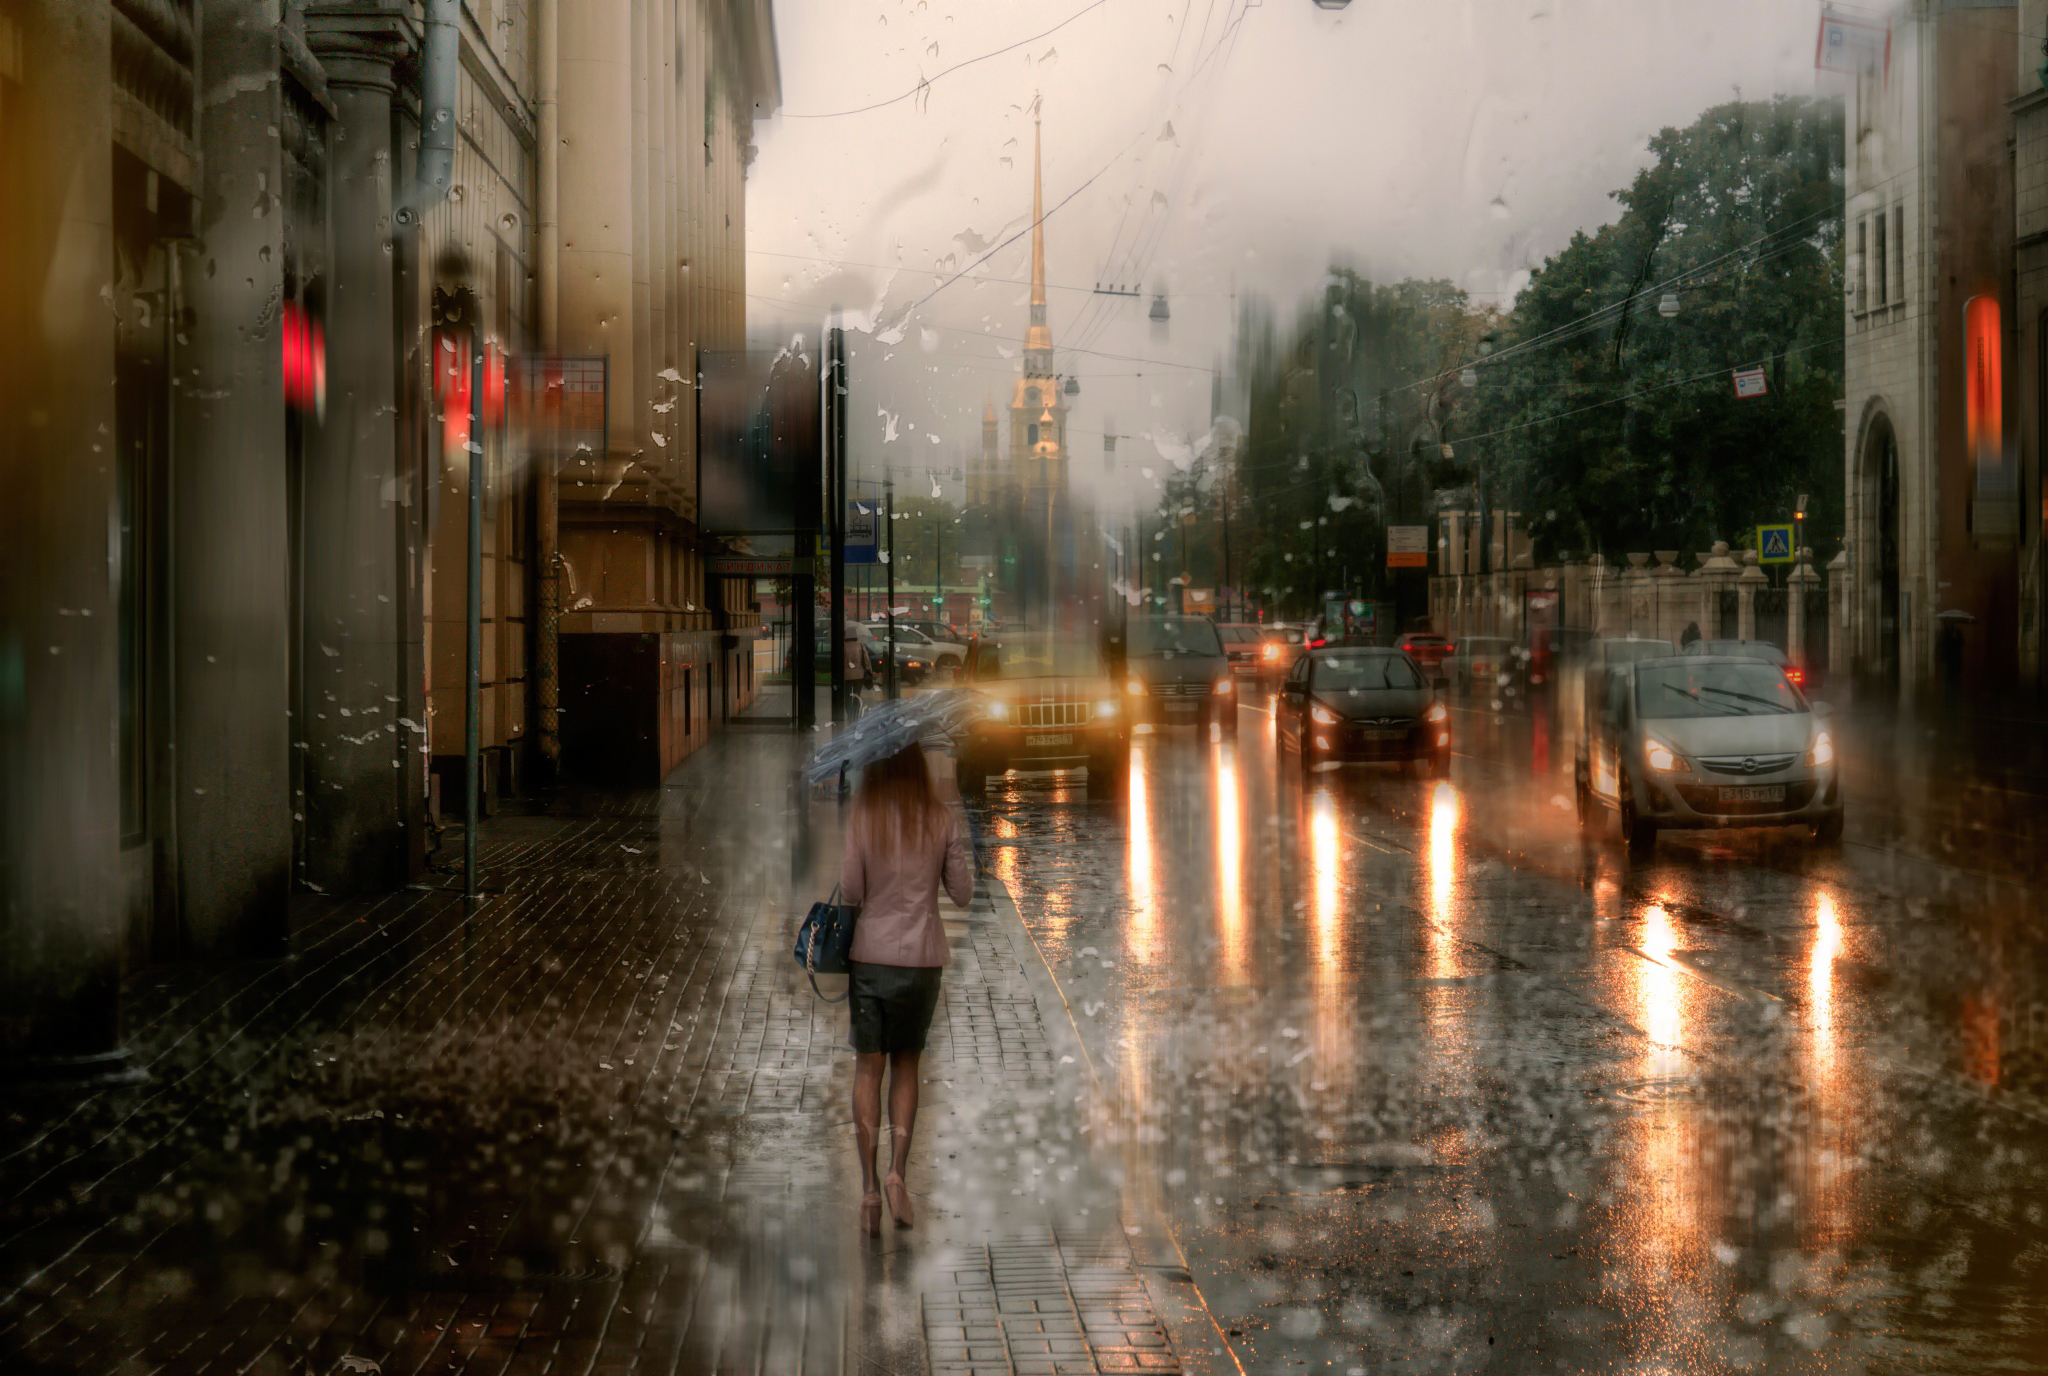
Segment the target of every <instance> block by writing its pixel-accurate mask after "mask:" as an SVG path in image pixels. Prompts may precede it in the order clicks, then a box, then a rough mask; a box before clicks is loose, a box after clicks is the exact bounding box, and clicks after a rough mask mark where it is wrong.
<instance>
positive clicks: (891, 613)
mask: <svg viewBox="0 0 2048 1376" xmlns="http://www.w3.org/2000/svg"><path fill="white" fill-rule="evenodd" d="M882 515H883V518H884V519H885V520H887V521H888V522H889V536H888V544H889V560H888V563H889V598H888V601H886V602H884V603H883V604H882V615H883V616H885V617H887V618H888V620H889V662H888V664H887V665H886V666H885V667H884V668H883V670H882V673H883V674H884V675H885V679H884V681H885V682H886V683H887V684H888V686H889V687H888V692H889V696H890V697H891V698H895V697H900V696H902V694H901V693H900V692H899V691H898V689H897V686H896V480H895V479H894V478H884V479H882Z"/></svg>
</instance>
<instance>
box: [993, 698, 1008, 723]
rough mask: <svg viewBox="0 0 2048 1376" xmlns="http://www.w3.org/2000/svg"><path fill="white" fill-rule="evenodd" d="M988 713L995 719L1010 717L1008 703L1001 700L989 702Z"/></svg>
mask: <svg viewBox="0 0 2048 1376" xmlns="http://www.w3.org/2000/svg"><path fill="white" fill-rule="evenodd" d="M988 714H989V715H990V716H991V717H994V718H995V719H996V720H997V721H1008V720H1009V719H1010V704H1009V703H1007V702H1002V701H996V702H991V703H990V704H989V705H988Z"/></svg>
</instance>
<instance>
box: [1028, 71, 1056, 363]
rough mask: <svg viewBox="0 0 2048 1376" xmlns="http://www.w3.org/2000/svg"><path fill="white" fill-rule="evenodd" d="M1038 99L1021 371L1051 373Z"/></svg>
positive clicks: (1034, 112) (1033, 107)
mask: <svg viewBox="0 0 2048 1376" xmlns="http://www.w3.org/2000/svg"><path fill="white" fill-rule="evenodd" d="M1039 142H1040V139H1039V113H1038V101H1037V99H1036V98H1034V99H1033V100H1032V102H1031V328H1030V329H1029V330H1028V331H1027V332H1026V333H1025V335H1024V372H1025V374H1026V376H1029V377H1051V376H1052V327H1051V326H1050V325H1048V324H1046V320H1045V179H1044V177H1043V175H1042V174H1041V171H1040V158H1039V152H1038V148H1039Z"/></svg>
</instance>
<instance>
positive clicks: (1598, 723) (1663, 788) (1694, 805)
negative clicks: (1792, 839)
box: [1573, 655, 1843, 855]
mask: <svg viewBox="0 0 2048 1376" xmlns="http://www.w3.org/2000/svg"><path fill="white" fill-rule="evenodd" d="M1828 715H1829V713H1828V707H1827V704H1826V703H1821V702H1809V701H1807V700H1806V698H1804V697H1803V696H1801V694H1800V692H1799V690H1798V689H1797V688H1796V687H1794V686H1793V685H1792V683H1791V682H1790V681H1789V680H1788V679H1787V678H1786V677H1785V671H1784V670H1783V669H1781V668H1779V667H1778V666H1777V665H1775V664H1769V663H1765V662H1763V661H1761V660H1757V659H1742V658H1737V657H1735V656H1724V655H1685V656H1669V657H1665V658H1658V659H1645V660H1639V661H1637V662H1636V663H1633V664H1627V665H1622V666H1620V667H1617V668H1614V669H1610V670H1609V671H1608V672H1607V674H1606V677H1605V680H1604V684H1603V688H1602V692H1601V695H1600V700H1599V703H1598V707H1597V710H1589V711H1588V713H1587V717H1588V718H1589V728H1588V731H1587V733H1586V735H1585V737H1584V738H1583V739H1582V740H1581V741H1580V743H1579V746H1578V749H1577V752H1576V756H1575V759H1574V761H1573V782H1574V784H1575V786H1576V791H1577V794H1578V805H1579V820H1580V822H1581V824H1582V825H1584V826H1587V827H1591V826H1594V825H1596V824H1597V822H1598V821H1599V819H1600V818H1601V816H1603V815H1604V814H1603V809H1607V808H1612V809H1614V811H1615V812H1617V813H1618V814H1619V815H1620V819H1621V830H1622V835H1623V836H1625V837H1626V838H1627V840H1628V846H1629V849H1630V850H1631V851H1632V852H1634V853H1636V854H1639V855H1640V854H1647V853H1648V852H1649V851H1650V849H1651V848H1652V847H1654V846H1655V845H1656V843H1657V833H1658V831H1660V830H1662V829H1663V828H1665V827H1686V828H1702V827H1773V826H1803V827H1806V828H1807V829H1808V830H1809V831H1810V832H1811V833H1812V835H1813V836H1814V837H1815V839H1817V840H1820V841H1823V842H1831V841H1836V840H1839V839H1840V838H1841V835H1842V807H1843V799H1842V784H1841V776H1840V773H1839V772H1838V769H1837V765H1836V760H1835V743H1834V737H1833V735H1832V733H1830V731H1829V730H1828V726H1827V720H1828Z"/></svg>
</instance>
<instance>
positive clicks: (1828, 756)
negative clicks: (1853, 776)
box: [1806, 731, 1835, 764]
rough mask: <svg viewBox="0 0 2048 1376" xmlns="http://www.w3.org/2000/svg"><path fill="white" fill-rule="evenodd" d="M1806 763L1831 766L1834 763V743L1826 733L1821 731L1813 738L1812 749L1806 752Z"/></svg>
mask: <svg viewBox="0 0 2048 1376" xmlns="http://www.w3.org/2000/svg"><path fill="white" fill-rule="evenodd" d="M1806 762H1807V763H1808V764H1833V763H1834V762H1835V742H1834V739H1833V738H1832V737H1830V736H1829V735H1828V733H1827V732H1825V731H1823V732H1821V733H1820V734H1819V735H1817V736H1815V737H1814V738H1813V749H1811V750H1809V751H1807V752H1806Z"/></svg>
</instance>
